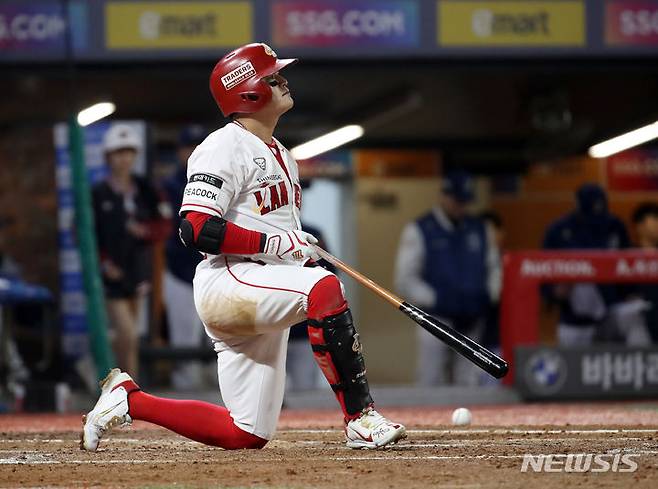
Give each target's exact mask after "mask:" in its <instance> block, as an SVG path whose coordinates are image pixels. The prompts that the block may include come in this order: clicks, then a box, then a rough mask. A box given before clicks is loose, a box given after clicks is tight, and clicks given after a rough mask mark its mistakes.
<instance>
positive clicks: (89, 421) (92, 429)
mask: <svg viewBox="0 0 658 489" xmlns="http://www.w3.org/2000/svg"><path fill="white" fill-rule="evenodd" d="M126 381H132V378H131V377H130V375H128V374H127V373H125V372H122V371H121V370H119V369H118V368H113V369H112V370H110V373H109V374H107V377H105V378H104V379H103V380H102V381H101V382H100V386H101V395H100V397H99V398H98V401H97V402H96V405H95V406H94V409H92V410H91V411H89V413H87V415H86V416H83V417H82V434H81V435H80V449H82V450H89V451H92V452H95V451H96V449H97V448H98V443H99V442H100V441H101V438H102V437H103V435H104V434H105V432H106V431H109V430H111V429H112V428H115V427H117V426H126V425H129V424H130V423H132V419H131V418H130V416H129V415H128V392H127V391H126V389H125V388H124V387H123V386H119V384H121V383H122V382H126Z"/></svg>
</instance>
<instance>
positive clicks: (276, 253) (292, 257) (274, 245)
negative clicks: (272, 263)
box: [263, 230, 320, 265]
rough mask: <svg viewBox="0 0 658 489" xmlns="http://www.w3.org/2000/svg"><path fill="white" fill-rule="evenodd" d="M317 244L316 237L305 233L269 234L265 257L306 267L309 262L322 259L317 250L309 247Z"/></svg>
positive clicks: (266, 239)
mask: <svg viewBox="0 0 658 489" xmlns="http://www.w3.org/2000/svg"><path fill="white" fill-rule="evenodd" d="M317 242H318V240H317V239H316V238H315V236H313V235H312V234H309V233H307V232H304V231H297V230H296V231H288V232H284V233H274V234H271V233H267V234H266V235H265V249H264V250H263V255H265V256H268V257H276V258H278V259H279V260H280V261H282V262H285V263H294V264H296V265H305V264H306V263H307V262H308V261H309V260H314V261H318V260H319V259H320V256H319V255H318V254H317V253H316V251H315V249H314V248H313V247H312V246H309V245H313V244H316V243H317Z"/></svg>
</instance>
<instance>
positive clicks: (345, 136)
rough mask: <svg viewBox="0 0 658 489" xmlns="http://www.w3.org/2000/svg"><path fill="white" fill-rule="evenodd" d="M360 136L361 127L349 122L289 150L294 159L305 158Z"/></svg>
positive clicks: (361, 133) (361, 132) (361, 134)
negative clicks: (347, 124)
mask: <svg viewBox="0 0 658 489" xmlns="http://www.w3.org/2000/svg"><path fill="white" fill-rule="evenodd" d="M361 136H363V127H362V126H359V125H357V124H351V125H349V126H344V127H341V128H340V129H336V130H335V131H331V132H328V133H327V134H325V135H323V136H320V137H317V138H315V139H311V140H310V141H308V142H306V143H303V144H300V145H299V146H295V147H294V148H292V150H291V151H290V152H291V153H292V156H293V158H295V159H296V160H307V159H308V158H312V157H313V156H317V155H319V154H322V153H326V152H327V151H330V150H332V149H334V148H337V147H339V146H342V145H343V144H347V143H349V142H350V141H354V140H355V139H358V138H360V137H361Z"/></svg>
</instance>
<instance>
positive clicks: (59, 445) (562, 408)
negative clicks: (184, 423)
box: [0, 403, 658, 489]
mask: <svg viewBox="0 0 658 489" xmlns="http://www.w3.org/2000/svg"><path fill="white" fill-rule="evenodd" d="M383 411H384V412H385V413H386V414H387V415H390V416H391V417H395V419H397V420H400V421H402V422H404V423H406V424H407V426H408V428H410V432H409V438H408V439H407V440H405V441H404V442H402V443H400V444H398V445H396V446H394V447H392V448H390V449H385V450H371V451H366V450H361V451H354V450H349V449H347V448H345V446H344V443H343V439H342V432H341V431H340V423H339V420H338V419H337V418H338V415H337V413H336V411H313V412H311V411H287V412H284V413H283V415H282V419H281V423H280V427H281V431H280V432H279V434H278V436H277V438H276V439H275V440H273V441H272V442H270V444H268V446H267V447H266V448H265V449H263V450H257V451H246V450H240V451H232V452H231V451H224V450H220V449H215V448H210V447H206V446H203V445H200V444H198V443H195V442H190V441H187V440H185V439H183V438H181V437H179V436H177V435H174V434H171V433H169V432H167V431H165V430H162V429H153V427H152V426H151V425H148V424H146V423H139V422H138V423H135V424H134V426H133V427H132V428H129V429H124V430H117V431H115V432H112V433H111V434H110V435H109V436H108V437H107V439H104V440H103V443H102V445H101V449H100V450H99V451H98V452H96V453H87V452H83V451H80V450H79V448H78V427H79V417H78V416H0V432H2V438H1V440H0V487H151V488H154V487H158V488H165V487H166V488H169V487H221V488H226V487H229V488H234V487H276V488H302V487H309V488H311V487H312V488H342V487H345V488H358V489H368V488H387V487H391V488H392V487H395V488H398V487H402V488H407V487H414V488H415V487H418V488H447V487H451V488H481V487H482V488H484V487H492V488H493V487H541V489H551V488H558V487H559V488H560V489H563V488H564V487H575V486H578V487H585V488H587V487H597V488H598V487H626V486H631V485H632V486H634V487H647V488H649V487H652V488H654V487H658V403H629V404H559V405H556V404H551V405H525V406H505V407H490V408H486V407H483V408H474V409H473V410H472V411H473V417H474V423H473V425H472V426H470V427H468V428H465V429H455V428H454V427H452V426H449V425H448V420H449V416H450V413H451V411H452V409H451V408H450V409H449V408H438V409H427V408H421V409H408V408H405V409H383ZM526 454H531V455H534V457H533V458H532V461H534V464H535V465H534V466H533V465H532V464H531V463H530V462H528V461H526V468H527V471H526V472H522V467H523V463H524V462H523V461H524V455H526ZM550 454H554V455H557V456H556V457H553V458H552V459H551V458H549V459H547V458H540V457H539V455H550ZM569 454H585V455H581V457H580V458H578V459H577V458H573V456H572V457H571V458H566V455H569ZM587 454H590V455H591V457H589V460H590V462H591V463H588V462H587V460H588V458H587ZM596 455H598V456H599V458H598V462H597V459H596V458H595V456H596ZM574 460H575V463H576V465H574ZM629 460H630V461H631V462H630V463H628V461H629ZM537 464H542V465H541V467H542V469H545V468H546V467H548V469H549V470H553V471H554V472H543V471H542V472H535V470H538V468H539V467H538V465H537ZM544 464H545V465H544ZM578 464H579V465H578ZM633 464H635V465H636V466H637V469H636V470H635V471H632V472H631V471H630V469H633ZM606 465H607V469H608V470H607V471H603V470H604V469H605V468H606ZM565 466H566V467H568V468H573V467H580V470H582V469H583V468H587V469H588V470H587V471H585V472H582V473H574V472H570V473H568V472H565Z"/></svg>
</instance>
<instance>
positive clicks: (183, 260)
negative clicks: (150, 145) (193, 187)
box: [164, 124, 206, 389]
mask: <svg viewBox="0 0 658 489" xmlns="http://www.w3.org/2000/svg"><path fill="white" fill-rule="evenodd" d="M205 137H206V130H205V129H204V128H203V126H200V125H198V124H194V125H189V126H185V127H183V128H182V129H181V131H180V134H179V136H178V148H177V151H176V157H177V159H178V168H177V170H176V172H175V173H174V174H173V175H172V176H171V177H170V178H169V179H168V180H166V181H165V183H164V187H165V190H166V192H167V197H168V198H169V203H170V204H171V207H172V208H173V209H180V206H181V203H182V202H183V191H184V190H185V185H186V184H187V160H188V158H189V157H190V155H191V154H192V152H193V151H194V148H196V147H197V145H199V144H200V143H201V142H202V141H203V140H204V139H205ZM180 220H181V218H180V216H179V215H178V214H176V216H175V217H174V224H175V226H174V230H173V232H172V233H171V235H170V236H169V239H168V240H167V246H166V254H167V271H166V273H165V277H164V296H165V307H166V310H167V324H168V326H169V344H170V345H171V346H172V347H178V348H194V347H198V346H199V345H200V343H201V338H202V337H204V336H205V335H204V334H203V323H202V322H201V319H199V315H198V314H197V312H196V308H195V306H194V293H193V291H192V280H193V279H194V271H195V270H196V266H197V264H198V263H199V262H200V261H201V259H202V258H203V256H202V255H201V253H199V252H198V251H196V250H193V249H191V248H188V247H186V246H185V245H184V244H183V242H182V241H181V239H180V237H179V235H178V227H179V225H180ZM171 383H172V385H173V387H175V388H176V389H193V388H197V387H199V386H200V384H201V363H200V362H199V361H187V362H182V361H181V362H177V364H176V366H175V368H174V371H173V372H172V375H171Z"/></svg>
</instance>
